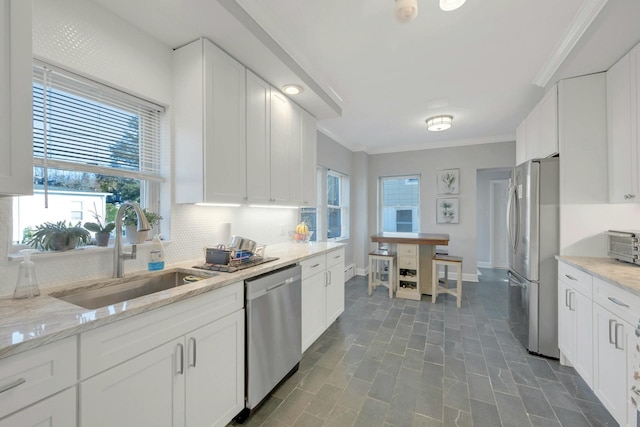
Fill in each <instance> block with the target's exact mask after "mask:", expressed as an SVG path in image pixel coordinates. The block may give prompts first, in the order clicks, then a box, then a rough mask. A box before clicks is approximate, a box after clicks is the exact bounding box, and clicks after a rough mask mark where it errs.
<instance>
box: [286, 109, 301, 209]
mask: <svg viewBox="0 0 640 427" xmlns="http://www.w3.org/2000/svg"><path fill="white" fill-rule="evenodd" d="M289 105H290V106H291V112H290V114H291V116H290V119H289V126H290V127H289V135H290V137H289V202H290V203H292V204H295V205H298V206H299V205H301V204H302V119H303V113H304V111H303V110H302V108H300V107H298V106H297V105H296V104H294V103H293V102H290V103H289Z"/></svg>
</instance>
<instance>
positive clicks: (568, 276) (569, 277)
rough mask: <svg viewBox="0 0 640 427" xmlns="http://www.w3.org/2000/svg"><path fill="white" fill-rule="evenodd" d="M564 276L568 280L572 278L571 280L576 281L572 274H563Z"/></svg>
mask: <svg viewBox="0 0 640 427" xmlns="http://www.w3.org/2000/svg"><path fill="white" fill-rule="evenodd" d="M565 276H566V277H567V279H569V280H573V281H576V282H577V281H578V279H576V278H575V277H573V276H572V275H570V274H565Z"/></svg>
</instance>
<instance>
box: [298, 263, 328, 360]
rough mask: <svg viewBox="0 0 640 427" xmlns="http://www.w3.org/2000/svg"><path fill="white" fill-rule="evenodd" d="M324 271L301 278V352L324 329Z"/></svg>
mask: <svg viewBox="0 0 640 427" xmlns="http://www.w3.org/2000/svg"><path fill="white" fill-rule="evenodd" d="M326 277H327V276H326V273H325V272H319V273H317V274H314V275H313V276H310V277H307V278H305V279H303V280H302V352H303V353H304V352H305V351H306V350H307V349H308V348H309V347H310V346H311V344H313V343H314V342H315V340H317V339H318V338H319V337H320V335H322V333H323V332H324V331H325V329H326V327H325V325H326V321H325V317H326V315H327V313H326V310H327V309H326V304H327V302H326V296H325V286H326V280H327V279H326Z"/></svg>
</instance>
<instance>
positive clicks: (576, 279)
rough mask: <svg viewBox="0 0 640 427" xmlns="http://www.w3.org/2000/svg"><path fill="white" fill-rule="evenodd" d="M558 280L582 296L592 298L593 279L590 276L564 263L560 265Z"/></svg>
mask: <svg viewBox="0 0 640 427" xmlns="http://www.w3.org/2000/svg"><path fill="white" fill-rule="evenodd" d="M558 279H559V280H562V281H563V282H564V283H566V284H568V285H569V286H571V287H572V288H574V289H575V290H577V291H578V292H580V293H581V294H583V295H584V296H586V297H589V298H591V297H592V294H593V278H592V276H591V275H590V274H588V273H585V272H584V271H582V270H578V269H577V268H575V267H572V266H570V265H567V264H565V263H563V262H559V263H558Z"/></svg>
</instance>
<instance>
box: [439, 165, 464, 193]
mask: <svg viewBox="0 0 640 427" xmlns="http://www.w3.org/2000/svg"><path fill="white" fill-rule="evenodd" d="M437 185H438V195H441V194H459V193H460V169H445V170H441V171H438V183H437Z"/></svg>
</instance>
